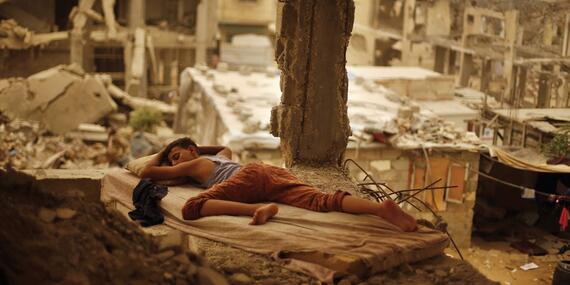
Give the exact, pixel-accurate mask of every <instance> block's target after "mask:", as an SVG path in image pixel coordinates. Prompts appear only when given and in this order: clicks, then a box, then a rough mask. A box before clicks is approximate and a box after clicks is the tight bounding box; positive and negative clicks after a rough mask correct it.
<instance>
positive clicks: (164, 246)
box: [158, 231, 185, 253]
mask: <svg viewBox="0 0 570 285" xmlns="http://www.w3.org/2000/svg"><path fill="white" fill-rule="evenodd" d="M184 235H185V234H184V233H182V232H179V231H171V232H169V233H168V234H166V235H165V236H162V237H160V241H159V243H158V251H166V250H169V249H170V250H174V251H175V252H177V253H179V252H181V251H182V248H181V247H182V245H183V244H184Z"/></svg>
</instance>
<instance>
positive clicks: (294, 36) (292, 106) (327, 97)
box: [271, 0, 354, 166]
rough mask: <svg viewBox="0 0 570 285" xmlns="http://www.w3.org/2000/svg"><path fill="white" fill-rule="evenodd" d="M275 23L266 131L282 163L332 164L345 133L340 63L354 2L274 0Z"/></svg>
mask: <svg viewBox="0 0 570 285" xmlns="http://www.w3.org/2000/svg"><path fill="white" fill-rule="evenodd" d="M277 22H278V23H277V25H278V28H277V31H278V37H277V45H276V60H277V63H278V64H279V68H280V69H281V71H282V73H281V91H282V97H281V104H280V105H279V106H276V107H274V108H273V110H272V114H271V125H272V130H271V131H272V134H273V135H274V136H279V137H280V138H281V150H282V154H283V158H284V160H285V163H286V164H287V166H292V165H294V164H303V163H304V164H334V165H338V164H339V163H340V161H341V159H342V155H343V153H344V151H345V149H346V144H347V142H348V136H349V135H350V126H349V122H348V116H347V105H346V102H347V91H348V79H347V75H346V69H345V64H346V49H347V46H348V40H349V38H350V34H351V31H352V24H353V22H354V2H353V1H352V0H336V1H327V0H305V1H300V0H297V1H286V2H279V4H278V16H277Z"/></svg>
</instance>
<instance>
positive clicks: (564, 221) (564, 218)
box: [558, 207, 568, 231]
mask: <svg viewBox="0 0 570 285" xmlns="http://www.w3.org/2000/svg"><path fill="white" fill-rule="evenodd" d="M558 223H559V224H560V230H562V231H565V230H566V228H567V227H568V209H566V207H563V208H562V213H560V219H559V220H558Z"/></svg>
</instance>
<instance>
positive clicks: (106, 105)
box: [0, 65, 117, 134]
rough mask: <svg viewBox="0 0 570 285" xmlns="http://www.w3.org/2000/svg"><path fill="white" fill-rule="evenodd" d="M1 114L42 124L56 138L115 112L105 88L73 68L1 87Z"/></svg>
mask: <svg viewBox="0 0 570 285" xmlns="http://www.w3.org/2000/svg"><path fill="white" fill-rule="evenodd" d="M0 85H1V86H5V87H3V88H0V113H3V114H4V115H6V116H7V117H8V118H10V119H12V120H13V119H16V118H18V119H24V120H34V121H41V122H42V123H44V124H45V125H46V128H47V129H48V130H49V131H51V132H53V133H56V134H63V133H65V132H68V131H71V130H73V129H75V128H76V127H77V126H78V125H79V124H81V123H93V122H96V121H98V120H99V119H101V118H103V117H104V116H105V115H107V114H109V113H111V112H112V111H114V110H116V109H117V105H116V104H115V102H114V101H113V100H112V99H111V96H110V95H109V93H108V92H107V90H106V89H105V87H104V86H103V85H102V84H100V83H99V81H97V80H96V79H95V78H94V77H92V76H89V75H85V74H84V73H83V71H82V70H81V69H80V68H78V67H76V66H73V65H70V66H57V67H54V68H52V69H48V70H46V71H42V72H40V73H37V74H34V75H32V76H30V77H28V78H27V79H21V78H17V79H8V80H3V81H1V83H0Z"/></svg>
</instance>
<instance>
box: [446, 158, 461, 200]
mask: <svg viewBox="0 0 570 285" xmlns="http://www.w3.org/2000/svg"><path fill="white" fill-rule="evenodd" d="M465 174H466V170H465V167H464V166H462V165H459V164H456V163H452V164H451V165H450V166H449V173H448V176H447V186H457V187H456V188H449V189H447V191H446V193H445V194H446V195H445V201H448V202H453V203H463V194H464V193H465V182H466V181H465Z"/></svg>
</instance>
